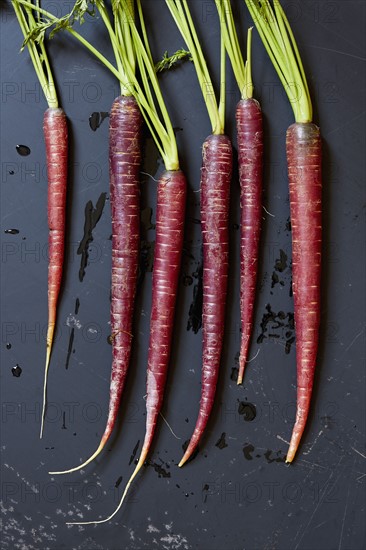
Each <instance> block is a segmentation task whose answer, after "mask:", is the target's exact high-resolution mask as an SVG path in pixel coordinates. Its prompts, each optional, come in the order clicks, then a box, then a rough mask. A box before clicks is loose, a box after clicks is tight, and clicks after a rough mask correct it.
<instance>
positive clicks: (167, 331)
mask: <svg viewBox="0 0 366 550" xmlns="http://www.w3.org/2000/svg"><path fill="white" fill-rule="evenodd" d="M186 194H187V185H186V179H185V176H184V174H183V172H182V171H181V170H175V171H173V170H167V171H166V172H164V173H163V174H162V176H161V177H160V179H159V183H158V197H157V210H156V240H155V256H154V268H153V277H152V306H151V317H150V341H149V351H148V364H147V381H146V390H147V392H146V393H147V397H146V433H145V438H144V443H143V447H142V450H141V455H140V458H139V460H138V463H137V465H136V468H135V471H134V473H133V475H132V477H131V479H130V481H129V482H128V485H127V487H126V489H125V493H126V492H127V490H128V487H129V486H130V484H131V482H132V480H133V478H134V477H135V476H136V474H137V473H138V471H139V470H140V468H141V466H142V465H143V463H144V461H145V460H146V457H147V455H148V452H149V450H150V447H151V443H152V440H153V437H154V432H155V428H156V424H157V421H158V417H159V413H160V409H161V406H162V403H163V397H164V389H165V382H166V377H167V373H168V367H169V359H170V352H171V344H172V333H173V326H174V314H175V303H176V296H177V288H178V281H179V273H180V264H181V256H182V250H183V237H184V219H185V206H186Z"/></svg>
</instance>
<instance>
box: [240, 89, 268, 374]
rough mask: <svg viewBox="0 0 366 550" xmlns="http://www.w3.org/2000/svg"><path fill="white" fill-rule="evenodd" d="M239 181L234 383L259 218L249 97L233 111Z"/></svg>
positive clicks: (258, 114) (249, 312) (256, 140)
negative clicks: (237, 342) (238, 337)
mask: <svg viewBox="0 0 366 550" xmlns="http://www.w3.org/2000/svg"><path fill="white" fill-rule="evenodd" d="M236 126H237V138H238V161H239V181H240V206H241V215H240V315H241V345H240V357H239V374H238V384H241V383H242V381H243V376H244V369H245V363H246V361H247V358H248V351H249V344H250V337H251V333H252V326H253V316H254V302H255V293H256V284H257V274H258V251H259V238H260V228H261V219H262V217H261V216H262V214H261V212H262V178H263V121H262V110H261V107H260V105H259V103H258V101H256V100H255V99H253V98H250V99H242V100H240V101H239V103H238V105H237V108H236Z"/></svg>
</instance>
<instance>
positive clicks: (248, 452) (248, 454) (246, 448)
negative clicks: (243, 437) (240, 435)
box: [243, 444, 254, 460]
mask: <svg viewBox="0 0 366 550" xmlns="http://www.w3.org/2000/svg"><path fill="white" fill-rule="evenodd" d="M253 451H254V447H253V445H251V444H249V445H244V447H243V453H244V458H246V459H247V460H253V456H252V452H253Z"/></svg>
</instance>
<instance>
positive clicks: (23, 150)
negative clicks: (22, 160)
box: [16, 145, 31, 157]
mask: <svg viewBox="0 0 366 550" xmlns="http://www.w3.org/2000/svg"><path fill="white" fill-rule="evenodd" d="M16 150H17V153H18V155H20V156H21V157H27V156H28V155H30V154H31V150H30V148H29V147H28V145H17V146H16Z"/></svg>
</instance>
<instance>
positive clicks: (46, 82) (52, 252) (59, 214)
mask: <svg viewBox="0 0 366 550" xmlns="http://www.w3.org/2000/svg"><path fill="white" fill-rule="evenodd" d="M28 4H29V5H28V6H24V5H22V2H20V1H19V0H12V5H13V8H14V11H15V14H16V17H17V19H18V23H19V26H20V28H21V30H22V33H23V36H24V42H23V47H24V46H25V45H27V47H28V51H29V54H30V58H31V60H32V63H33V66H34V69H35V72H36V74H37V77H38V79H39V82H40V84H41V87H42V89H43V92H44V94H45V97H46V100H47V103H48V109H47V110H46V111H45V114H44V118H43V135H44V140H45V145H46V165H47V179H48V201H47V202H48V205H47V212H48V216H47V217H48V227H49V236H48V258H49V260H48V321H47V335H46V362H45V368H44V380H43V399H42V413H41V428H40V438H42V436H43V430H44V422H45V415H46V407H47V380H48V370H49V366H50V360H51V353H52V345H53V340H54V334H55V327H56V320H57V304H58V300H59V295H60V288H61V282H62V272H63V264H64V251H65V215H66V190H67V172H68V129H67V120H66V115H65V113H64V111H63V110H62V109H61V108H60V107H59V105H58V98H57V93H56V88H55V83H54V78H53V74H52V70H51V66H50V63H49V60H48V57H47V52H46V48H45V46H44V43H43V40H35V38H34V37H33V36H32V33H33V32H34V30H35V29H36V27H37V21H36V19H35V17H34V14H33V8H34V7H35V5H34V4H32V2H29V3H28Z"/></svg>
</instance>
